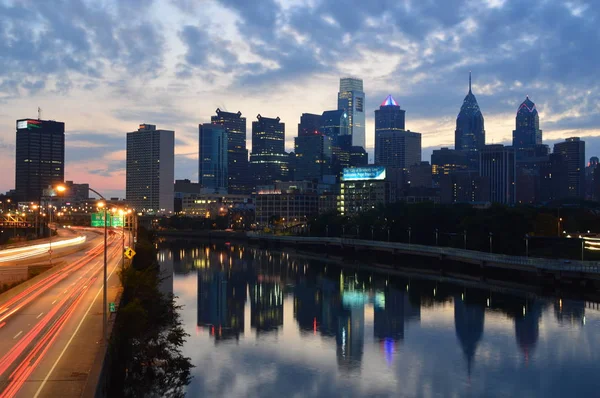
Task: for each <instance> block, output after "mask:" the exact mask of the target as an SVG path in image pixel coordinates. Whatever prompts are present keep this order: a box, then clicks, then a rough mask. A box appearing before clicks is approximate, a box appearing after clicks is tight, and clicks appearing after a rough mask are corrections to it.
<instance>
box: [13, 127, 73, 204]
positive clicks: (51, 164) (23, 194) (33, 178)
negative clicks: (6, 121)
mask: <svg viewBox="0 0 600 398" xmlns="http://www.w3.org/2000/svg"><path fill="white" fill-rule="evenodd" d="M64 179H65V124H64V123H63V122H56V121H54V120H39V119H20V120H17V142H16V153H15V191H16V192H15V198H16V199H17V200H19V201H27V202H32V201H35V202H39V201H40V199H41V196H42V194H43V190H44V189H47V188H48V187H49V186H53V185H55V184H59V183H63V182H64Z"/></svg>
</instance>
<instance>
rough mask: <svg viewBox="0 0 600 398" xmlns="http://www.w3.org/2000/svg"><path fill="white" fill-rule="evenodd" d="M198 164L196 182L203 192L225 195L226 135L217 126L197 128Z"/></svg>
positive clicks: (225, 132) (226, 176)
mask: <svg viewBox="0 0 600 398" xmlns="http://www.w3.org/2000/svg"><path fill="white" fill-rule="evenodd" d="M198 130H199V131H198V132H199V140H198V141H199V144H200V148H199V162H198V163H199V164H198V181H199V182H200V185H201V187H202V189H203V190H204V191H210V192H211V193H213V192H214V193H223V194H226V193H227V182H228V174H227V166H228V158H227V155H228V134H227V131H226V130H225V127H224V126H222V125H219V124H211V123H204V124H201V125H199V126H198Z"/></svg>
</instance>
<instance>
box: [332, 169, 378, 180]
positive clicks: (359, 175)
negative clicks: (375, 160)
mask: <svg viewBox="0 0 600 398" xmlns="http://www.w3.org/2000/svg"><path fill="white" fill-rule="evenodd" d="M364 180H385V166H366V167H349V168H345V169H344V171H343V175H342V181H364Z"/></svg>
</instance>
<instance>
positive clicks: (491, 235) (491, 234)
mask: <svg viewBox="0 0 600 398" xmlns="http://www.w3.org/2000/svg"><path fill="white" fill-rule="evenodd" d="M493 236H494V234H493V233H491V232H490V253H492V252H493V250H492V247H493V246H492V237H493Z"/></svg>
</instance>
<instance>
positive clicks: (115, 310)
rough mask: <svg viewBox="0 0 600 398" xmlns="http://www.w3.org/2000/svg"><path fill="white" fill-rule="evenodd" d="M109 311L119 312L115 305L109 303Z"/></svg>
mask: <svg viewBox="0 0 600 398" xmlns="http://www.w3.org/2000/svg"><path fill="white" fill-rule="evenodd" d="M108 310H109V311H110V312H117V309H116V308H115V303H108Z"/></svg>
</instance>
